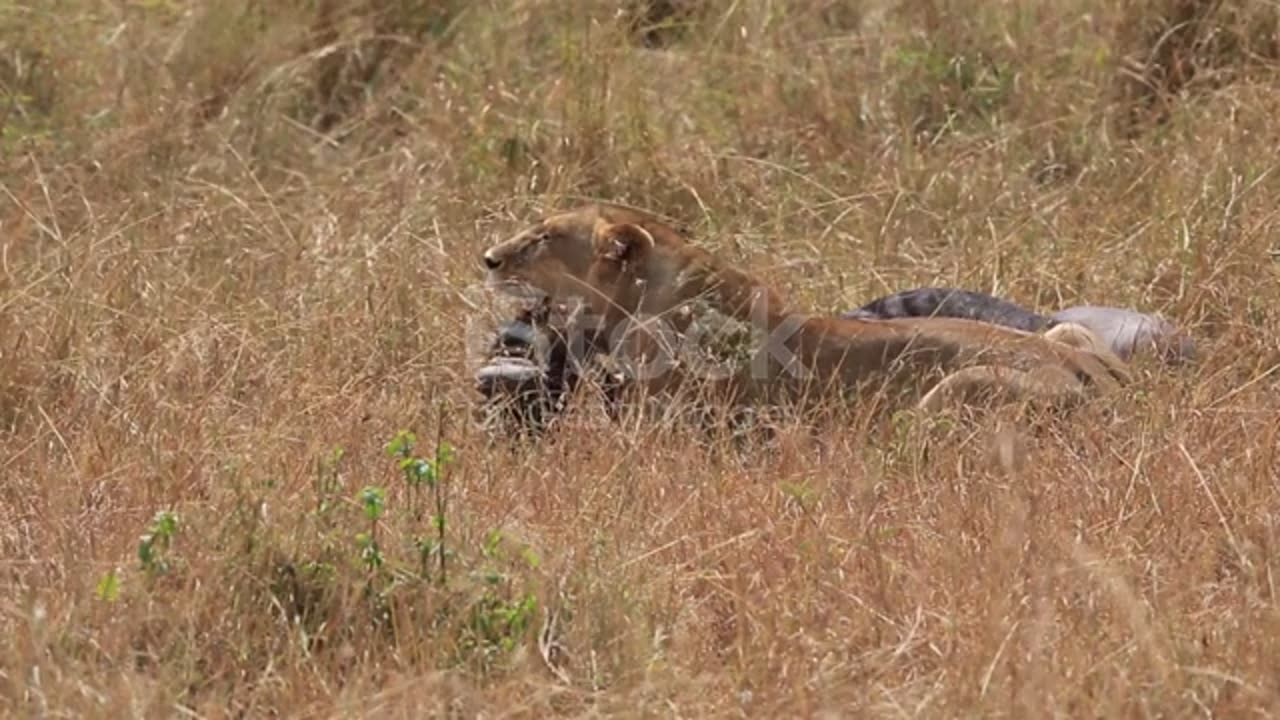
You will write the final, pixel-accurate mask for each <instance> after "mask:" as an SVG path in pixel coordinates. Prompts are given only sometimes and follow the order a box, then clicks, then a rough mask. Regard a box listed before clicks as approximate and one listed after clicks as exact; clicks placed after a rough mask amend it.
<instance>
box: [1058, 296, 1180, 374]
mask: <svg viewBox="0 0 1280 720" xmlns="http://www.w3.org/2000/svg"><path fill="white" fill-rule="evenodd" d="M1049 318H1050V319H1051V320H1053V321H1054V322H1071V323H1075V324H1077V325H1083V326H1084V327H1086V328H1088V329H1089V330H1092V331H1093V333H1094V334H1095V335H1097V336H1098V337H1099V338H1100V339H1102V341H1103V342H1105V343H1107V345H1108V346H1109V347H1110V348H1111V351H1112V352H1114V353H1115V354H1116V355H1119V356H1120V357H1121V358H1122V359H1124V360H1128V359H1130V358H1131V357H1132V356H1133V354H1134V353H1135V352H1137V351H1141V350H1147V349H1154V350H1155V351H1156V354H1157V355H1159V356H1160V357H1162V358H1164V360H1165V361H1166V362H1169V363H1174V364H1176V363H1181V362H1184V361H1188V360H1194V359H1195V353H1196V351H1195V343H1194V342H1193V341H1192V340H1191V337H1190V336H1189V335H1187V334H1185V333H1182V332H1179V331H1178V329H1177V328H1176V327H1174V326H1173V324H1172V323H1170V322H1169V321H1168V320H1165V319H1164V318H1162V317H1159V316H1157V315H1147V314H1144V313H1140V312H1136V311H1133V310H1125V309H1124V308H1115V307H1102V306H1098V305H1076V306H1074V307H1069V308H1066V309H1063V310H1059V311H1058V312H1056V313H1054V314H1052V315H1050V316H1049Z"/></svg>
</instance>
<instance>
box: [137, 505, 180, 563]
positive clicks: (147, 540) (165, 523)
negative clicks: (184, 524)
mask: <svg viewBox="0 0 1280 720" xmlns="http://www.w3.org/2000/svg"><path fill="white" fill-rule="evenodd" d="M178 529H179V519H178V515H177V513H175V512H173V511H172V510H161V511H160V512H158V513H156V514H155V517H154V518H152V520H151V525H150V526H148V527H147V531H146V532H145V533H143V534H142V537H141V539H140V541H139V543H138V560H139V562H141V563H142V569H143V571H144V572H146V573H147V575H148V576H149V577H156V576H158V575H164V574H166V573H168V572H169V570H170V568H171V567H172V559H171V558H170V554H169V551H170V549H171V547H172V545H173V538H174V536H175V535H177V534H178Z"/></svg>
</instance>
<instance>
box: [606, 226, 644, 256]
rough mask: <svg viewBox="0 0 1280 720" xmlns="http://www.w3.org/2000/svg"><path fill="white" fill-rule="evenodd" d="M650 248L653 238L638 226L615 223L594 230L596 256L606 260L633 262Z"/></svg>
mask: <svg viewBox="0 0 1280 720" xmlns="http://www.w3.org/2000/svg"><path fill="white" fill-rule="evenodd" d="M651 247H653V236H652V235H650V234H649V231H648V230H645V229H644V228H642V227H640V226H639V225H632V224H631V223H616V224H612V225H604V226H602V227H600V228H598V229H597V230H596V255H598V256H600V257H602V258H604V259H606V260H613V261H617V262H621V261H623V260H635V259H636V258H637V257H639V256H640V255H641V254H643V253H644V252H645V251H646V250H648V249H649V248H651Z"/></svg>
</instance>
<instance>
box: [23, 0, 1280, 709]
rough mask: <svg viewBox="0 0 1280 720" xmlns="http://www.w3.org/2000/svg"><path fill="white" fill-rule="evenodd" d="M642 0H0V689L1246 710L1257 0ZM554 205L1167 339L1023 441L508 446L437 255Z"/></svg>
mask: <svg viewBox="0 0 1280 720" xmlns="http://www.w3.org/2000/svg"><path fill="white" fill-rule="evenodd" d="M641 4H642V3H639V2H631V3H614V2H587V1H584V0H510V1H508V2H501V1H499V0H474V1H472V2H467V1H466V0H453V1H449V0H441V1H439V2H430V1H428V0H312V1H310V2H303V1H302V0H145V1H144V0H114V1H110V2H109V1H107V0H59V1H58V2H56V3H55V2H36V1H34V0H19V1H17V2H14V1H11V0H10V1H5V0H0V551H2V554H0V563H2V564H0V567H2V568H3V574H2V575H0V637H4V638H8V641H7V642H4V643H2V644H0V714H2V715H3V716H6V717H48V718H53V717H77V718H78V717H117V718H121V717H130V718H132V717H164V718H170V717H203V718H218V717H244V718H258V717H277V716H284V717H306V718H322V717H323V718H328V717H377V718H388V717H405V718H417V717H428V716H430V717H436V716H439V717H458V718H463V717H467V718H470V717H484V718H496V717H548V716H556V717H582V716H604V715H609V716H620V717H686V718H688V717H744V716H745V717H766V718H772V717H832V718H834V717H885V718H897V717H908V716H912V717H914V716H922V717H1010V718H1026V717H1047V716H1053V717H1064V718H1065V717H1071V718H1093V717H1166V718H1172V717H1206V716H1213V717H1240V718H1245V717H1249V718H1252V717H1275V716H1277V715H1280V606H1278V605H1277V602H1278V598H1277V590H1276V585H1277V577H1276V575H1277V573H1278V572H1280V561H1277V559H1276V551H1277V549H1280V484H1278V478H1277V476H1278V475H1280V459H1278V456H1277V451H1276V445H1277V440H1278V439H1280V372H1277V368H1278V367H1280V340H1278V339H1277V338H1280V311H1277V308H1278V307H1280V259H1278V257H1277V255H1278V252H1280V204H1278V202H1277V200H1278V199H1280V173H1277V172H1276V168H1277V164H1280V154H1277V148H1280V93H1278V92H1277V89H1280V73H1278V72H1277V71H1278V70H1280V30H1278V29H1277V28H1278V27H1280V25H1278V24H1277V20H1278V18H1280V9H1278V8H1277V6H1276V5H1275V3H1269V2H1256V3H1254V2H1246V0H1223V1H1214V2H1210V1H1209V0H1150V1H1149V2H1141V3H1140V2H1136V1H1127V2H1120V3H1106V2H1102V1H1101V0H1061V1H1060V2H1053V3H1050V2H1035V3H997V2H989V1H984V0H900V1H898V2H889V1H888V0H873V1H871V2H866V3H859V2H853V1H852V0H796V1H795V2H780V1H774V0H711V1H709V2H704V3H687V2H686V3H680V2H676V3H661V2H653V3H651V5H652V6H653V8H652V12H651V13H650V18H649V19H650V20H651V21H654V22H661V21H663V17H662V16H663V12H661V11H662V10H663V8H662V7H660V6H663V5H672V6H692V7H693V9H691V10H688V11H686V12H684V13H683V14H681V12H680V11H679V10H678V8H677V9H676V13H675V15H673V16H671V17H668V18H666V19H667V20H668V21H670V22H669V23H668V24H669V25H670V27H669V28H668V29H666V30H664V31H654V32H650V33H646V32H644V31H643V29H642V28H639V26H638V24H637V23H638V22H639V21H640V20H643V18H641V17H640V16H641V13H640V12H639V11H638V10H636V8H637V7H638V6H639V5H641ZM620 8H621V9H620ZM628 8H630V9H629V10H628ZM589 200H604V201H611V202H621V203H627V204H631V205H637V206H640V207H645V208H649V209H652V210H654V211H657V212H660V213H663V214H665V215H668V216H670V217H672V218H674V219H675V220H676V221H678V222H679V223H680V224H681V225H682V226H684V227H685V228H687V231H688V234H689V236H690V237H691V238H692V239H693V240H694V241H695V242H698V243H700V244H702V245H703V246H705V247H708V248H711V249H713V250H714V251H715V252H717V253H719V254H721V255H722V256H723V257H726V258H729V259H730V260H732V261H733V262H735V263H737V264H739V265H740V266H742V267H744V268H746V269H748V270H750V271H751V272H754V273H757V274H759V275H760V276H761V277H764V278H767V279H768V280H769V281H770V282H772V283H774V284H775V285H776V286H777V287H779V289H781V290H783V291H784V292H785V293H787V294H788V295H789V296H790V297H792V298H793V299H794V300H795V302H796V304H797V305H800V306H803V307H807V308H810V309H812V310H815V311H819V312H824V313H827V312H830V313H835V312H839V311H843V310H847V309H849V308H852V307H856V306H858V305H860V304H862V303H863V302H865V301H867V300H870V299H871V298H873V297H876V296H879V295H882V294H885V293H887V292H892V291H896V290H901V289H905V288H908V287H914V286H918V285H928V284H941V285H955V286H962V287H968V288H972V289H975V290H983V291H988V292H994V293H996V294H999V295H1001V296H1004V297H1008V298H1010V299H1014V300H1016V301H1018V302H1021V303H1023V304H1026V305H1029V306H1033V307H1036V308H1039V309H1042V310H1045V311H1049V310H1054V309H1057V308H1060V307H1065V306H1067V305H1072V304H1077V303H1082V302H1089V303H1095V304H1108V305H1117V306H1124V307H1133V308H1137V309H1141V310H1144V311H1149V312H1159V313H1162V314H1164V315H1165V316H1166V317H1168V318H1170V319H1172V320H1173V321H1174V322H1176V323H1178V324H1180V325H1181V326H1183V327H1186V328H1188V329H1190V331H1191V332H1192V333H1194V335H1195V338H1196V340H1197V342H1198V344H1199V349H1200V360H1199V362H1197V363H1196V364H1194V365H1192V366H1189V367H1184V368H1166V367H1164V366H1161V365H1158V364H1156V363H1154V362H1149V361H1142V362H1135V363H1134V370H1135V373H1136V381H1135V382H1134V383H1133V384H1132V385H1131V386H1130V387H1127V388H1125V389H1124V391H1123V392H1121V393H1120V394H1118V395H1114V396H1106V397H1103V398H1099V399H1097V400H1095V401H1093V402H1091V403H1090V404H1088V405H1086V406H1085V407H1083V408H1081V409H1079V410H1078V411H1076V412H1075V413H1073V414H1072V415H1070V416H1069V417H1068V418H1066V419H1065V420H1064V421H1061V422H1056V423H1051V424H1049V425H1047V426H1042V427H1034V428H1033V427H1029V426H1022V425H1018V424H1015V423H1011V422H1009V421H1008V419H1007V418H1006V417H1004V416H1001V415H999V414H996V415H976V416H974V417H973V418H971V419H969V420H966V421H964V422H952V423H950V424H947V423H942V424H929V423H917V422H913V421H911V420H910V419H909V418H908V419H902V420H895V421H893V422H888V423H884V422H878V421H877V422H870V421H868V422H858V421H857V417H856V416H857V415H858V410H859V409H858V408H856V407H855V408H850V409H849V410H850V411H851V413H852V415H854V416H855V417H854V420H853V421H851V422H850V423H848V424H846V425H827V426H825V427H823V428H822V429H821V431H820V436H819V438H818V440H820V442H818V443H814V442H813V441H812V438H810V437H809V436H808V434H807V433H806V432H805V431H804V430H803V428H801V427H800V426H799V425H798V424H797V425H796V426H795V427H794V432H785V431H784V432H783V433H782V436H781V439H780V441H779V442H778V443H776V444H774V445H771V446H762V447H758V448H755V449H751V448H741V449H737V448H735V447H733V446H730V445H727V444H719V445H716V444H710V445H708V444H707V443H705V442H704V441H703V437H702V436H700V435H699V434H698V433H696V432H690V431H687V430H684V429H680V428H673V427H664V426H661V425H660V424H651V425H644V424H640V423H634V422H632V423H622V424H618V423H609V422H607V421H606V420H605V419H604V418H603V417H602V414H601V411H600V409H599V406H598V403H596V402H593V399H592V395H591V394H590V393H582V394H581V395H580V397H579V398H578V400H579V401H578V402H577V403H576V404H575V406H574V407H573V408H572V409H571V411H570V412H569V413H568V414H567V415H566V416H565V417H564V418H563V422H562V424H561V425H560V427H558V428H557V429H556V430H555V432H553V433H550V434H548V435H547V436H546V437H544V438H542V439H541V440H540V441H538V442H534V443H524V444H518V443H513V442H509V441H507V440H505V439H504V438H502V437H498V436H495V435H493V434H492V433H489V432H486V431H485V430H484V429H482V428H480V427H478V426H477V425H476V424H475V423H474V422H473V421H472V409H473V407H474V405H475V402H476V400H477V395H476V394H475V392H474V391H473V389H472V387H471V379H470V378H471V373H472V371H473V370H474V362H473V360H472V359H471V357H470V354H469V350H468V338H469V337H474V336H475V334H476V329H477V328H478V327H483V326H485V324H486V323H487V324H488V325H492V324H493V323H494V322H496V321H497V320H499V319H501V317H502V316H501V315H497V316H495V315H493V313H492V312H490V310H489V303H488V302H487V300H486V298H485V295H484V294H483V293H479V292H477V286H478V284H479V283H480V282H481V281H482V279H483V268H482V266H481V264H480V261H479V260H480V253H481V252H482V251H483V249H484V248H486V247H487V246H488V245H490V244H491V243H492V242H494V241H495V240H497V239H499V238H502V237H506V236H507V235H509V234H510V233H512V232H514V231H516V230H518V229H519V228H520V227H522V226H523V225H525V224H527V223H528V222H530V221H532V220H533V219H534V218H536V217H537V216H538V214H539V213H541V212H543V211H545V210H549V209H554V208H564V207H570V206H573V205H577V204H580V203H582V202H586V201H589ZM401 430H410V431H413V432H414V433H416V435H417V445H416V446H415V447H414V448H413V450H412V452H411V456H421V457H423V458H426V459H428V460H430V459H431V458H432V457H433V454H434V452H435V448H436V446H437V443H444V442H447V443H448V445H449V446H450V447H452V448H453V450H454V455H453V458H452V462H447V463H444V464H443V465H442V467H443V474H442V477H437V478H433V477H432V476H431V475H430V472H427V471H424V474H425V477H417V476H412V473H410V474H409V475H408V476H407V475H406V474H405V473H404V472H402V471H401V469H400V467H399V461H398V459H397V458H395V457H391V456H390V455H389V453H388V451H387V446H388V444H389V443H390V442H391V441H392V439H393V438H395V437H396V436H397V433H399V432H400V431H401ZM413 467H417V466H412V465H411V466H410V468H409V469H410V470H412V469H413ZM424 467H425V466H424ZM428 470H429V468H428ZM433 479H434V480H435V482H434V484H433V483H432V481H433ZM410 480H415V481H418V483H417V484H416V485H415V484H412V483H411V482H410ZM366 488H367V489H368V491H366ZM379 491H380V492H381V494H379ZM441 516H443V518H444V521H443V523H441V522H440V521H439V520H438V518H440V517H441ZM441 525H443V532H442V531H441V528H440V526H441ZM441 536H443V538H444V550H445V552H444V553H443V554H442V553H441V552H439V550H440V547H439V544H438V540H439V538H440V537H441ZM442 558H443V561H442Z"/></svg>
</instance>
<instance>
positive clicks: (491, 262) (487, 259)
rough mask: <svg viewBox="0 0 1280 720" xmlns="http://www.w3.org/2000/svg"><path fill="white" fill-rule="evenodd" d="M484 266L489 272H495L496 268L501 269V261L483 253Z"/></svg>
mask: <svg viewBox="0 0 1280 720" xmlns="http://www.w3.org/2000/svg"><path fill="white" fill-rule="evenodd" d="M484 266H485V267H487V268H489V269H490V270H497V269H498V268H500V267H502V260H500V259H498V258H496V257H494V256H493V255H491V254H489V253H485V254H484Z"/></svg>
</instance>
